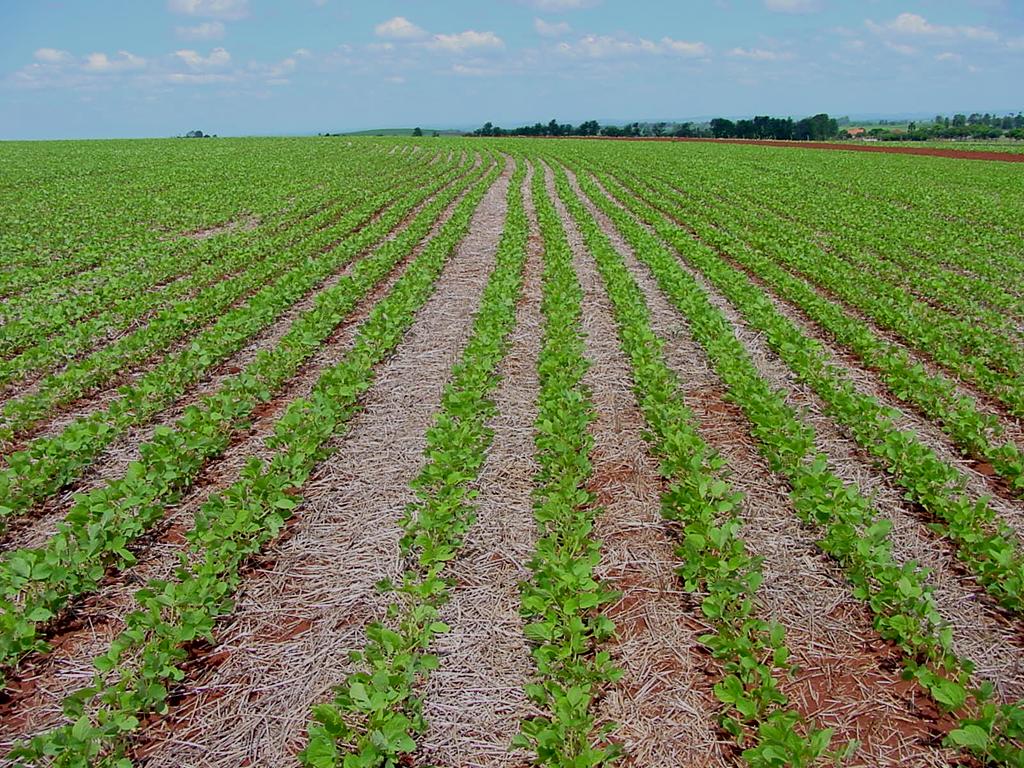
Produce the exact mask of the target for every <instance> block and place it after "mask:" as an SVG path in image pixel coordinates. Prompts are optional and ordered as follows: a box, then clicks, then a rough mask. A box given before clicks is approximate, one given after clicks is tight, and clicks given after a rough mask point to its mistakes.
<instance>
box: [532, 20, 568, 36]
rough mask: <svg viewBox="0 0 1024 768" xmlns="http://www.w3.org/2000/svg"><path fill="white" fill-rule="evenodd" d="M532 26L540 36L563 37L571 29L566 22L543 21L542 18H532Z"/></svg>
mask: <svg viewBox="0 0 1024 768" xmlns="http://www.w3.org/2000/svg"><path fill="white" fill-rule="evenodd" d="M533 28H534V29H535V30H536V31H537V34H538V35H540V36H541V37H565V36H566V35H567V34H569V32H570V31H572V27H570V26H569V24H568V23H567V22H564V21H557V22H552V21H544V19H534V20H533Z"/></svg>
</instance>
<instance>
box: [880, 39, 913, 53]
mask: <svg viewBox="0 0 1024 768" xmlns="http://www.w3.org/2000/svg"><path fill="white" fill-rule="evenodd" d="M885 47H886V48H888V49H889V50H890V51H895V52H896V53H898V54H900V55H901V56H913V55H915V54H916V53H917V48H915V47H914V46H912V45H907V44H906V43H894V42H892V41H891V40H886V41H885Z"/></svg>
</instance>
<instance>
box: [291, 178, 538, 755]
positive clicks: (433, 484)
mask: <svg viewBox="0 0 1024 768" xmlns="http://www.w3.org/2000/svg"><path fill="white" fill-rule="evenodd" d="M525 173H526V171H525V166H524V165H523V164H522V163H521V162H520V163H519V165H518V167H517V169H516V172H515V173H514V174H513V176H512V181H511V185H510V187H509V190H508V196H507V199H508V213H507V216H506V219H505V228H504V231H503V233H502V237H501V240H500V242H499V244H498V249H497V254H496V265H495V268H494V271H493V272H492V273H491V276H490V278H489V279H488V281H487V285H486V286H485V288H484V292H483V297H482V300H481V303H480V308H479V310H478V311H477V314H476V317H475V318H474V321H473V330H472V333H471V336H470V339H469V342H468V343H467V345H466V348H465V350H464V351H463V353H462V356H461V359H460V360H459V362H458V363H457V364H456V365H455V367H454V368H453V369H452V372H451V377H450V380H449V382H448V384H447V385H446V386H445V390H444V394H443V396H442V399H441V405H440V408H439V410H438V412H437V413H436V414H435V416H434V418H433V423H432V425H431V427H430V428H429V429H428V430H427V434H426V446H425V448H424V456H425V457H426V459H427V461H426V464H425V466H424V467H423V469H422V470H421V471H420V473H419V474H418V475H417V477H416V478H415V479H414V480H413V481H412V484H411V487H412V488H413V490H414V491H415V493H416V500H415V501H414V502H413V503H411V504H410V505H409V507H408V509H407V510H406V513H405V516H404V517H403V519H402V521H401V527H402V534H403V535H402V538H401V540H400V542H399V551H400V554H401V557H402V559H403V561H404V563H405V569H404V571H403V572H402V574H401V579H400V581H399V582H398V583H395V584H392V583H390V582H388V583H387V584H386V588H387V589H389V590H391V591H392V592H393V594H394V599H393V600H392V601H391V602H390V603H389V605H388V608H387V614H386V618H385V619H384V620H383V621H377V622H374V623H372V624H370V625H369V626H368V627H367V629H366V637H367V642H366V644H365V646H364V647H363V648H362V649H361V650H360V651H358V652H356V653H354V654H353V655H352V658H353V661H354V663H356V664H357V665H358V666H359V668H360V671H358V672H355V673H353V674H351V675H349V676H348V678H347V679H346V680H345V682H344V684H342V685H341V686H339V687H338V688H337V689H336V692H335V696H334V699H333V700H332V701H330V702H327V703H323V704H318V705H316V706H314V707H313V723H312V724H311V726H310V728H309V743H308V745H307V746H306V748H305V750H304V751H303V752H302V761H303V763H304V764H305V765H308V766H313V768H333V766H341V765H345V766H362V767H363V768H371V767H373V768H377V767H379V766H388V765H400V764H401V763H402V761H403V760H404V759H406V758H405V757H404V756H405V755H408V754H409V753H411V752H413V751H414V750H415V749H416V742H417V738H418V737H419V736H420V735H421V734H422V733H423V732H424V730H425V728H426V725H427V723H426V721H425V720H424V717H423V712H422V693H421V691H422V689H423V685H424V683H425V681H426V679H427V677H428V676H429V674H430V672H431V671H432V670H434V669H436V668H437V665H438V659H437V656H436V655H435V654H434V653H432V651H431V649H432V648H433V646H434V642H435V639H436V637H437V635H438V634H440V633H444V632H447V631H448V630H449V627H448V625H446V624H445V623H444V622H443V621H441V618H440V608H441V606H442V605H444V604H445V603H447V602H448V600H449V599H450V595H451V588H452V584H451V582H450V580H449V579H448V578H447V577H446V573H445V571H446V569H447V566H448V564H449V563H450V562H451V561H452V560H453V559H454V558H456V557H458V554H459V550H460V548H461V546H462V543H463V541H464V539H465V536H466V532H467V531H468V530H469V528H470V527H471V526H472V525H473V524H474V522H475V520H476V508H475V504H474V501H473V500H474V497H475V496H476V491H475V490H474V488H473V485H474V483H476V482H477V481H478V479H479V475H480V470H481V467H482V466H483V464H484V461H485V459H486V452H487V449H488V448H489V446H490V445H491V441H492V438H493V434H494V433H493V430H492V429H491V427H490V426H489V422H490V421H491V420H492V419H493V418H494V416H495V415H496V408H495V405H494V402H493V401H492V399H491V396H492V394H493V392H494V390H495V388H496V387H497V386H498V383H499V382H500V380H501V376H500V371H499V366H500V365H501V362H502V360H503V359H504V358H505V354H506V352H507V350H508V337H509V334H510V332H511V331H512V328H513V326H514V325H515V319H516V318H515V315H516V304H517V302H518V300H519V296H520V295H521V293H522V283H523V264H524V262H525V260H526V237H527V224H526V217H525V213H524V211H523V189H522V185H523V179H524V177H525Z"/></svg>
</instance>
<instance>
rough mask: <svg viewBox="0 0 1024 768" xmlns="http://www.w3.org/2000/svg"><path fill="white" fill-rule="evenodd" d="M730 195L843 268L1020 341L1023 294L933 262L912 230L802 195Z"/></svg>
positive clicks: (939, 312)
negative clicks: (783, 198) (785, 203)
mask: <svg viewBox="0 0 1024 768" xmlns="http://www.w3.org/2000/svg"><path fill="white" fill-rule="evenodd" d="M731 197H732V204H733V205H739V206H740V208H741V209H742V210H743V213H744V214H745V215H747V216H749V215H750V214H761V215H760V216H759V217H758V218H759V219H760V220H761V222H762V227H763V226H764V214H768V216H769V217H772V218H777V219H779V220H781V221H784V222H786V226H788V227H792V230H791V232H790V235H791V236H799V237H802V238H804V239H806V240H807V241H808V242H811V243H816V244H818V245H820V246H822V247H824V248H827V249H829V250H830V252H832V253H833V254H835V255H836V256H838V257H839V258H840V259H841V260H842V261H843V262H845V263H846V264H847V265H848V266H847V269H850V268H851V267H852V268H856V269H858V270H866V271H867V272H869V273H870V274H871V275H872V277H873V279H875V280H879V281H881V283H882V284H884V285H886V286H892V287H895V288H898V289H901V290H903V291H905V292H907V293H909V294H910V295H913V296H917V297H918V298H919V299H920V300H921V301H922V302H925V303H927V304H930V305H932V306H931V310H932V312H934V313H935V316H936V317H938V318H940V319H943V320H947V321H948V320H949V319H950V318H951V319H952V320H954V321H957V322H958V323H959V326H960V327H961V328H964V327H966V328H971V327H974V326H980V327H981V330H982V331H983V332H985V333H986V334H987V335H989V336H990V337H991V338H993V339H998V338H999V337H1000V336H1002V337H1006V339H1007V340H1008V341H1010V342H1017V343H1019V342H1020V336H1019V330H1018V328H1019V325H1020V322H1021V318H1024V299H1022V298H1021V297H1019V296H1015V295H1013V294H1011V293H1008V292H1006V291H1004V290H1003V289H1002V288H1001V286H1000V285H999V284H993V282H992V281H990V280H979V279H977V278H974V277H972V276H970V275H964V274H960V273H958V272H956V271H954V270H952V269H949V268H947V267H946V266H945V265H942V264H939V265H936V264H934V263H931V262H930V261H929V260H928V259H926V258H923V257H922V249H923V248H925V247H926V246H925V245H924V244H922V243H921V242H920V241H919V236H918V235H917V233H915V232H913V230H908V229H905V228H900V227H898V226H893V225H891V224H889V225H888V226H884V227H881V228H879V227H877V226H873V227H866V226H865V224H864V223H863V222H864V221H867V219H853V220H851V218H850V216H849V214H845V213H840V212H837V211H833V210H830V209H829V208H828V207H826V206H822V205H821V204H820V203H817V202H808V201H806V200H796V201H794V203H793V204H792V205H791V206H790V207H789V208H782V207H781V206H780V205H779V204H777V203H773V201H765V200H761V201H760V203H759V204H758V203H755V202H754V200H755V199H756V198H757V197H758V195H757V193H756V192H755V191H753V190H749V191H748V190H743V191H742V192H741V193H740V194H734V195H731ZM877 224H878V222H876V221H873V222H872V225H877ZM823 230H824V231H823ZM1004 277H1005V275H1004Z"/></svg>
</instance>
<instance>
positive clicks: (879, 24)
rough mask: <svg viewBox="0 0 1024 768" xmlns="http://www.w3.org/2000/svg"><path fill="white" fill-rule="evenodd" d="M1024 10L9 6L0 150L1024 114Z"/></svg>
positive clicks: (713, 0)
mask: <svg viewBox="0 0 1024 768" xmlns="http://www.w3.org/2000/svg"><path fill="white" fill-rule="evenodd" d="M1022 76H1024V0H859V1H856V2H851V1H849V0H847V1H843V2H841V1H839V0H475V2H470V1H469V0H433V2H428V0H378V1H377V2H372V3H370V2H353V1H352V0H131V1H129V0H88V1H86V0H64V1H63V2H60V1H58V0H2V2H0V138H59V137H104V136H167V135H174V134H179V133H183V132H185V131H187V130H191V129H194V128H198V129H200V130H204V131H207V132H212V133H218V134H221V135H242V134H271V133H316V132H318V131H338V130H356V129H361V128H374V127H382V126H413V125H422V126H439V127H445V126H469V125H478V124H481V123H483V122H484V121H486V120H491V121H493V122H495V123H497V124H500V125H505V126H509V125H511V124H513V123H521V122H533V121H537V120H542V121H544V122H546V121H547V120H549V119H550V118H552V117H556V118H558V119H559V120H560V121H563V122H564V121H571V122H579V121H581V120H585V119H590V118H594V119H598V120H601V121H602V122H603V121H609V120H623V121H624V120H627V119H629V120H631V119H641V120H643V119H680V118H690V117H699V116H711V115H728V116H745V115H752V114H774V115H793V116H797V117H799V116H803V115H806V114H810V113H813V112H818V111H827V112H830V113H832V114H854V115H863V114H869V113H871V114H877V113H900V114H909V113H934V112H937V111H938V112H944V113H945V112H952V111H954V110H967V111H990V110H1011V109H1012V110H1016V109H1024V103H1021V102H1022V101H1024V99H1022V98H1021V95H1022V93H1024V89H1022V88H1021V86H1020V82H1021V79H1022Z"/></svg>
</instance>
